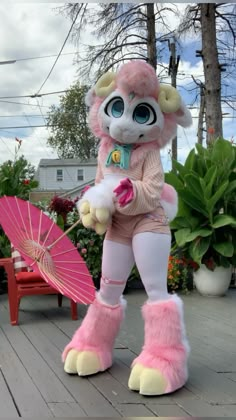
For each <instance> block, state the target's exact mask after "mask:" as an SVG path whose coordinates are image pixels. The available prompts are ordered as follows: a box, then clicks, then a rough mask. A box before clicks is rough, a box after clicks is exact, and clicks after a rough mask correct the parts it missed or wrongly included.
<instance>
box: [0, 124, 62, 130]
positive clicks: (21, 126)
mask: <svg viewBox="0 0 236 420" xmlns="http://www.w3.org/2000/svg"><path fill="white" fill-rule="evenodd" d="M37 127H55V125H49V126H47V125H20V126H15V127H0V130H5V129H6V130H11V129H15V128H37Z"/></svg>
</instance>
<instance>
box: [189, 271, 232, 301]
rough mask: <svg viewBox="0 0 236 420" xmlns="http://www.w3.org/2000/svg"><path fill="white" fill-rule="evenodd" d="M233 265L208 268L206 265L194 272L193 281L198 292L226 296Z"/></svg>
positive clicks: (206, 294) (205, 294)
mask: <svg viewBox="0 0 236 420" xmlns="http://www.w3.org/2000/svg"><path fill="white" fill-rule="evenodd" d="M231 276H232V267H229V268H224V267H216V268H215V270H214V271H211V270H208V268H206V266H205V265H201V266H200V268H199V269H198V270H197V271H195V272H194V273H193V281H194V283H195V286H196V288H197V290H198V292H199V293H200V294H201V295H204V296H224V295H225V293H226V291H227V290H228V288H229V285H230V281H231Z"/></svg>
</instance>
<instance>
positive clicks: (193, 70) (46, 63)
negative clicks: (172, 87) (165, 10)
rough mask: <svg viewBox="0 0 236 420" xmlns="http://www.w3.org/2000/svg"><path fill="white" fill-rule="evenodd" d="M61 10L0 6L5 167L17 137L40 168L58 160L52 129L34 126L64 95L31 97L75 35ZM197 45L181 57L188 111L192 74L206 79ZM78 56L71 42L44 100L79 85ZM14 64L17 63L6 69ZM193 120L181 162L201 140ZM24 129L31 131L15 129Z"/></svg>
mask: <svg viewBox="0 0 236 420" xmlns="http://www.w3.org/2000/svg"><path fill="white" fill-rule="evenodd" d="M62 5H63V3H51V2H44V3H37V2H36V3H35V2H34V4H32V2H27V3H26V2H24V3H21V2H14V3H7V7H6V3H5V5H4V3H3V4H2V3H1V5H0V13H1V25H0V39H1V54H0V80H1V85H0V163H2V162H4V161H5V160H7V159H14V155H15V147H16V141H15V137H18V138H20V139H22V140H23V142H22V146H21V152H22V154H24V156H25V157H26V158H27V159H28V160H29V161H30V162H31V163H32V164H34V165H35V166H37V165H38V163H39V160H40V159H41V158H54V157H57V154H56V152H55V151H53V150H52V149H51V148H50V147H48V146H47V145H46V139H47V137H48V136H49V132H48V130H47V128H45V127H33V126H37V125H45V116H46V115H47V112H48V111H49V107H50V106H51V105H52V104H55V105H57V104H58V103H59V97H60V94H49V95H45V96H42V97H40V98H30V97H27V96H30V95H34V94H36V93H37V92H38V91H39V89H40V87H41V86H42V84H43V83H44V81H45V80H46V78H47V76H48V74H49V72H50V70H51V68H52V65H53V63H54V61H55V59H56V56H57V54H58V53H59V51H60V49H61V47H62V45H63V42H64V41H65V39H66V36H67V34H68V31H69V29H70V26H71V21H70V20H69V19H68V18H66V17H65V16H63V15H61V14H59V12H58V7H59V6H62ZM185 5H186V3H185V4H180V3H178V6H179V8H180V9H183V7H185ZM172 20H173V17H172ZM85 39H86V41H88V40H89V39H91V37H90V33H89V32H88V33H85V34H84V40H85ZM196 45H197V41H196V40H194V39H190V40H188V42H187V41H185V45H184V48H183V49H182V50H181V51H179V52H180V54H181V61H180V65H179V71H178V74H179V78H178V85H179V88H180V90H181V92H182V93H183V94H184V96H185V100H186V103H187V104H188V105H191V98H190V97H189V96H187V95H186V94H185V89H186V88H188V87H189V85H190V83H191V74H192V75H195V76H196V77H198V78H199V79H200V78H202V75H203V71H202V63H201V60H200V59H196V57H195V49H196ZM76 50H77V47H76V45H75V44H74V43H72V41H71V39H69V41H68V42H67V43H66V45H65V47H64V49H63V53H62V55H61V56H60V58H59V60H58V61H57V63H56V65H55V68H54V70H53V71H52V73H51V75H50V77H49V78H48V79H47V81H46V82H45V84H44V86H43V87H42V89H41V90H40V93H41V94H45V93H52V92H58V91H63V90H66V89H68V88H70V86H71V85H72V84H73V83H74V82H75V81H76V77H77V76H76V65H75V64H74V59H75V53H76ZM45 56H47V57H45ZM48 56H49V57H48ZM36 57H41V58H36ZM9 60H16V62H15V63H14V64H5V65H4V64H1V63H2V62H3V61H9ZM166 80H167V79H166ZM21 96H22V97H21ZM23 96H26V97H23ZM192 114H193V117H194V124H193V126H192V128H191V129H187V130H183V129H180V130H179V133H178V136H179V150H178V153H179V157H180V159H181V160H183V159H184V158H185V157H186V155H187V154H188V152H189V151H190V149H191V148H192V147H193V145H194V142H195V140H196V125H197V118H196V117H197V110H196V109H193V110H192ZM233 121H235V120H233V119H229V118H227V119H225V121H224V133H225V137H227V138H231V137H232V136H233V135H234V134H235V133H234V130H233ZM22 126H27V127H25V128H10V127H22ZM162 156H163V164H164V167H165V168H166V169H168V168H169V167H170V155H169V153H168V149H166V150H164V151H163V153H162Z"/></svg>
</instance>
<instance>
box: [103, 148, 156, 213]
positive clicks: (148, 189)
mask: <svg viewBox="0 0 236 420" xmlns="http://www.w3.org/2000/svg"><path fill="white" fill-rule="evenodd" d="M113 148H114V145H112V144H110V145H109V146H108V145H106V146H105V147H103V144H102V143H101V147H100V150H99V154H98V170H97V176H96V183H99V181H100V180H101V179H102V178H104V177H105V176H109V175H110V174H112V175H114V174H118V175H119V176H120V175H123V177H124V178H129V179H130V180H131V181H132V184H133V189H134V198H133V200H132V201H131V202H130V203H128V204H127V205H125V206H124V207H121V206H120V205H119V204H118V202H117V203H116V209H117V211H118V212H119V213H121V214H124V215H127V216H133V215H138V214H145V213H152V212H155V211H156V210H157V209H159V208H160V196H161V192H162V188H163V184H164V173H163V168H162V163H161V158H160V150H159V148H158V146H157V144H155V143H152V144H149V145H145V144H143V145H140V146H138V147H136V148H135V149H134V150H132V152H131V159H130V165H129V168H128V169H122V168H120V167H118V166H115V164H111V165H110V166H106V158H107V156H108V154H109V153H110V152H111V151H112V150H113Z"/></svg>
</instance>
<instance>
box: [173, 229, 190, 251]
mask: <svg viewBox="0 0 236 420" xmlns="http://www.w3.org/2000/svg"><path fill="white" fill-rule="evenodd" d="M190 233H191V229H190V228H183V229H179V230H178V231H177V232H175V239H176V242H177V244H178V245H179V246H180V247H181V246H184V245H185V244H186V242H187V241H186V238H187V236H188V235H189V234H190Z"/></svg>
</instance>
